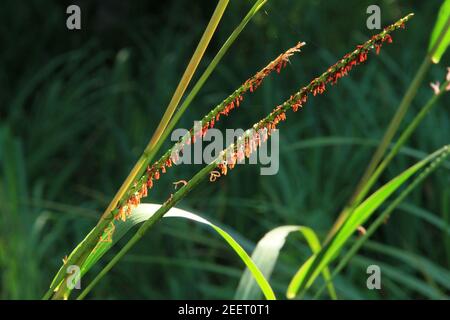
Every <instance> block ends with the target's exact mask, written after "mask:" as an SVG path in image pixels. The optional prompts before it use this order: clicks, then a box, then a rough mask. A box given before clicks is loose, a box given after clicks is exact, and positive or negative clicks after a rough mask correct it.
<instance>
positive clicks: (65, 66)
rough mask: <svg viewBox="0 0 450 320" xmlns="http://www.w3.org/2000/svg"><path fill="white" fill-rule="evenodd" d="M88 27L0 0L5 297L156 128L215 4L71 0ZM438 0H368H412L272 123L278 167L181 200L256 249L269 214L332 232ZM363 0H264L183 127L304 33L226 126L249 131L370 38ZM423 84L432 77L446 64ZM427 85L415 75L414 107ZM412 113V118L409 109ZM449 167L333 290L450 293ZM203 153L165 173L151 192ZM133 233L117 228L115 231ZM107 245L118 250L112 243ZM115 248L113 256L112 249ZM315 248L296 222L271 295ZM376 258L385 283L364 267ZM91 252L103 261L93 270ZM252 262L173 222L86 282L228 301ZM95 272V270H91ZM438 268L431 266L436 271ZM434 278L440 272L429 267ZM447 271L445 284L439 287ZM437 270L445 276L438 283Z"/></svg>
mask: <svg viewBox="0 0 450 320" xmlns="http://www.w3.org/2000/svg"><path fill="white" fill-rule="evenodd" d="M78 3H79V4H80V6H81V8H82V30H81V31H68V30H67V29H66V27H65V19H66V14H65V9H66V7H67V5H69V4H71V2H67V1H50V0H39V1H36V0H35V1H27V2H23V1H22V2H19V1H12V0H4V1H2V2H1V4H0V21H2V26H1V27H0V43H1V44H2V50H0V64H1V68H0V172H1V174H0V203H1V204H2V205H1V206H0V212H1V213H0V277H1V280H0V281H1V285H0V298H3V299H10V298H12V299H17V298H39V297H41V296H42V294H43V293H44V292H45V291H46V289H47V287H48V284H49V282H50V281H51V278H52V276H53V274H54V273H55V271H56V270H57V269H58V268H59V266H60V264H61V259H62V258H63V257H64V256H65V255H66V254H68V253H69V252H70V251H71V250H72V249H73V247H74V246H75V245H76V244H77V243H78V242H79V241H81V240H82V239H83V237H84V236H85V235H86V233H87V232H88V231H89V230H90V229H91V228H92V226H93V224H94V223H95V222H96V221H97V219H98V217H99V215H100V214H101V211H102V210H103V209H104V208H105V207H106V205H107V204H108V203H109V200H110V199H111V197H112V196H113V194H114V192H115V191H116V190H117V188H118V187H119V185H120V183H121V182H122V181H123V179H124V177H125V176H126V174H127V173H128V172H129V170H130V168H131V166H132V165H133V163H134V162H135V160H136V158H137V157H138V156H139V155H140V152H141V150H142V149H143V148H144V146H145V144H146V142H147V141H148V139H149V137H150V135H151V133H152V132H153V130H154V129H155V127H156V125H157V123H158V121H159V119H160V117H161V114H162V112H163V108H164V107H165V105H166V104H167V102H168V100H169V99H170V96H171V94H172V92H173V90H174V89H175V86H176V84H177V82H178V80H179V78H180V76H181V73H182V72H183V70H184V66H185V65H186V61H187V59H189V57H190V55H191V54H192V52H193V50H194V48H195V45H196V44H197V41H198V39H199V37H200V36H201V32H202V31H203V28H204V26H205V25H206V23H207V21H208V19H209V16H210V14H211V12H212V10H213V8H214V5H215V3H214V2H211V3H209V2H207V1H188V0H186V1H181V0H178V1H164V2H156V1H155V2H144V1H130V2H123V1H115V0H114V1H113V0H111V1H108V2H106V1H79V2H78ZM440 3H441V2H440V1H400V0H389V1H388V0H386V1H377V4H378V5H379V6H380V7H381V10H382V21H383V25H386V24H388V23H391V22H393V21H395V20H396V19H397V18H399V17H401V16H403V15H405V14H407V13H409V12H415V13H416V16H415V17H414V19H413V20H412V21H411V22H410V23H409V24H408V26H407V30H405V31H404V32H397V33H395V34H394V35H393V36H394V42H395V45H392V46H386V47H385V48H384V49H383V54H381V55H380V56H378V57H376V58H373V59H370V61H369V63H367V64H366V65H365V66H362V67H360V68H357V69H355V70H354V72H352V74H351V76H350V77H347V78H345V79H343V80H342V81H341V82H340V83H339V84H338V85H337V87H336V88H335V89H334V90H330V91H329V92H328V93H327V94H325V95H324V96H321V97H320V98H317V99H311V100H310V101H309V102H308V105H307V106H306V107H305V108H304V109H303V110H302V111H301V112H299V113H297V114H294V115H291V116H290V117H289V119H288V121H287V123H286V125H284V126H282V127H281V128H280V134H281V139H280V140H281V150H280V151H281V154H280V155H281V163H280V171H279V174H278V175H275V176H260V175H259V167H258V166H238V167H237V168H236V169H235V170H233V171H232V172H231V174H230V175H228V176H227V177H226V178H225V179H220V181H218V182H217V183H215V184H209V183H204V184H202V185H200V186H199V187H198V188H197V189H196V190H195V192H194V193H193V194H191V196H190V197H188V198H187V199H186V200H184V201H183V202H182V203H181V205H180V207H183V208H186V209H189V210H191V211H194V212H196V213H199V214H202V215H203V216H205V217H208V218H209V219H211V220H212V221H215V222H218V223H219V224H220V225H222V226H224V227H225V228H226V229H227V230H228V231H230V232H231V233H232V234H233V236H234V237H235V238H236V240H238V241H239V242H240V243H241V244H242V245H243V247H244V248H245V249H247V251H248V252H251V251H252V249H253V247H254V246H255V244H256V242H257V241H258V240H259V239H260V238H261V237H262V236H263V235H264V234H265V233H266V232H268V231H269V230H271V229H273V228H274V227H277V226H280V225H286V224H292V225H293V224H295V225H297V224H298V225H306V226H309V227H312V228H313V229H315V230H316V231H318V232H319V234H322V235H324V233H325V232H326V231H327V229H329V228H330V226H331V224H332V223H333V221H334V220H335V218H336V216H337V215H338V213H339V211H340V209H341V208H342V207H343V206H344V205H345V203H346V201H347V200H348V198H349V197H350V195H351V193H352V191H353V189H354V187H355V185H356V183H357V182H358V180H359V178H360V176H361V174H362V173H363V170H364V168H365V166H366V165H367V161H368V160H369V159H370V156H371V155H372V153H373V151H374V147H375V146H376V144H377V142H378V141H379V139H380V138H381V137H382V134H383V132H384V129H385V127H386V125H387V124H388V122H389V120H390V118H391V117H392V115H393V114H394V112H395V108H396V107H397V106H398V103H399V101H400V99H401V97H402V96H403V94H404V91H405V89H406V87H407V85H408V84H409V82H410V81H411V78H412V76H413V75H414V72H415V71H416V69H417V67H418V66H419V64H420V62H421V60H422V58H423V56H424V55H425V53H426V48H427V45H428V39H429V35H430V33H431V29H432V27H433V25H434V21H435V17H436V14H437V11H438V9H439V6H440ZM369 4H374V2H373V1H356V0H347V1H345V2H342V1H337V0H336V1H334V0H333V1H330V0H326V1H325V0H302V1H289V0H271V1H269V3H268V4H267V5H266V6H265V9H264V10H262V11H263V12H262V13H260V14H258V15H257V16H256V17H255V18H254V19H253V20H252V21H251V22H250V24H249V25H248V26H247V28H246V29H245V31H244V32H243V33H242V35H241V36H240V37H239V39H238V41H237V42H236V43H235V44H234V45H233V47H232V48H231V49H230V51H229V53H228V54H227V55H226V56H225V58H224V60H223V62H222V63H221V64H220V65H219V67H218V68H217V71H216V72H215V73H214V74H213V75H212V77H211V79H210V80H209V81H208V83H207V84H206V86H205V88H204V90H202V92H201V93H200V95H199V96H198V98H196V100H195V101H194V103H193V105H192V107H191V108H190V110H189V112H187V113H186V114H185V117H184V119H183V121H182V122H181V124H180V125H181V126H182V127H185V128H189V127H190V126H192V121H194V120H197V119H198V118H199V117H200V116H202V115H203V114H204V113H205V112H207V111H208V110H210V109H211V107H212V106H215V105H216V104H217V103H218V102H220V101H221V100H222V99H223V98H224V97H226V96H227V95H228V94H229V93H231V92H232V91H233V90H234V89H235V88H236V87H237V86H238V85H240V84H241V82H242V81H244V80H245V79H246V78H248V77H249V76H251V75H252V74H253V73H254V72H255V71H256V70H259V69H260V68H261V67H262V66H264V65H265V64H266V63H267V62H268V61H270V60H272V59H273V58H274V57H276V56H277V55H278V54H279V53H280V52H283V51H284V50H286V49H287V48H289V47H291V46H293V45H294V44H295V43H297V41H299V40H301V41H306V42H307V44H308V46H307V47H305V48H304V49H303V52H302V54H301V55H299V56H296V57H293V58H292V59H291V62H292V64H291V65H289V66H288V67H287V68H286V70H285V71H283V75H282V76H272V77H270V78H268V79H266V80H265V83H264V84H263V86H262V87H261V88H260V89H259V90H258V91H257V92H256V93H255V94H254V95H252V96H249V97H247V99H246V100H247V103H246V105H245V106H244V107H243V108H242V109H240V112H237V113H235V114H233V116H231V117H229V118H228V119H224V120H223V122H221V124H220V128H237V127H242V128H247V127H248V126H249V125H251V124H253V123H254V122H255V121H256V120H257V119H259V118H261V117H263V116H264V115H265V114H267V113H268V112H269V111H270V110H271V109H273V107H274V106H276V105H277V104H279V103H280V102H282V101H284V100H285V99H286V98H287V97H288V96H289V94H290V93H291V92H294V91H297V90H298V88H300V87H301V86H303V85H304V84H306V83H307V82H308V81H309V80H310V79H312V78H313V77H315V76H317V75H319V74H320V73H322V72H323V71H324V70H325V69H326V68H327V66H328V65H330V64H332V63H334V62H335V61H336V60H337V59H338V58H340V57H341V56H342V55H343V54H344V53H346V52H347V51H349V49H351V48H353V47H354V45H356V44H357V43H360V42H362V41H364V40H365V39H366V38H368V37H369V36H370V35H371V31H369V30H367V28H366V26H365V24H366V19H367V14H366V8H367V6H368V5H369ZM249 6H250V1H233V2H232V3H231V4H230V6H229V8H228V10H227V12H226V13H225V16H224V18H223V20H222V22H221V24H220V25H219V29H218V32H217V33H216V35H215V36H214V38H213V40H212V43H211V45H210V47H209V49H208V51H207V52H206V57H205V59H204V61H203V62H202V64H201V66H200V68H202V66H203V67H205V66H206V64H207V62H208V60H210V59H211V58H212V56H213V53H214V52H216V51H217V50H218V48H219V47H220V45H221V44H222V43H223V42H224V41H225V39H226V37H227V36H228V34H229V33H230V32H231V31H232V30H233V28H234V27H235V26H236V25H237V23H239V21H240V19H241V18H242V16H243V15H244V14H245V12H246V10H247V9H248V8H249ZM447 65H448V55H447V56H444V58H443V59H442V61H441V64H440V65H439V66H434V67H433V68H432V69H431V72H430V73H429V74H428V75H427V78H426V83H428V82H431V81H434V80H436V79H442V78H443V76H444V74H445V69H444V68H443V66H447ZM431 94H432V92H431V89H430V88H429V87H428V86H426V85H424V86H423V87H422V88H421V90H420V92H419V95H418V97H417V98H416V100H415V101H414V102H413V106H412V109H413V110H414V111H417V108H418V107H420V106H421V105H423V103H425V102H426V100H427V99H428V98H429V97H430V95H431ZM448 102H449V98H448V96H444V97H443V98H442V99H441V101H440V102H439V105H438V106H437V107H436V108H435V109H434V110H433V111H432V112H431V113H430V114H429V115H428V116H427V118H426V119H425V120H424V122H423V123H422V124H421V126H420V128H419V130H418V131H417V132H415V133H414V135H413V137H412V138H411V140H410V141H409V143H408V147H407V148H404V149H402V153H401V156H399V157H397V158H396V159H395V160H394V161H393V163H392V164H391V165H390V166H389V168H388V170H387V171H386V172H385V174H384V175H383V179H381V180H383V181H384V182H386V181H388V180H389V179H390V178H392V177H393V176H395V175H396V174H398V173H400V172H401V171H403V170H404V169H406V168H407V167H408V166H409V165H411V164H412V163H414V162H416V161H417V159H418V158H421V157H423V156H424V155H425V154H429V153H430V152H432V151H434V150H436V149H437V148H439V147H441V146H442V145H444V144H446V143H448V137H449V136H450V123H449V121H450V120H449V110H448V108H447V105H448ZM412 116H413V112H411V114H410V115H408V116H407V118H406V121H405V123H404V124H403V125H405V124H406V123H407V122H408V120H410V119H412ZM448 168H449V166H448V165H447V166H446V167H445V168H444V169H441V170H440V171H438V174H434V175H433V176H432V177H431V178H429V179H427V180H426V182H425V184H423V186H422V187H421V188H418V189H417V190H416V191H414V193H413V194H412V195H411V196H410V197H409V198H408V199H407V201H406V202H404V203H403V204H402V206H401V207H400V208H399V209H398V210H396V214H394V215H393V216H392V218H390V219H389V221H387V223H386V224H385V225H384V226H383V228H381V229H380V230H379V231H378V232H377V233H376V234H375V236H374V237H373V238H372V240H371V242H369V243H368V244H367V245H365V246H364V248H363V250H362V251H360V252H359V254H358V255H357V256H356V257H355V258H354V259H352V260H351V263H350V265H349V267H348V268H346V269H345V270H344V272H342V273H341V274H340V275H339V276H338V277H337V278H336V280H335V286H336V289H337V294H338V296H339V297H340V298H371V299H372V298H373V299H395V298H445V297H447V295H448V294H449V291H450V279H449V273H448V271H447V269H448V268H449V267H450V239H449V232H450V228H449V225H448V221H449V216H450V187H449V178H450V176H449V175H448ZM198 169H199V167H198V166H184V167H182V168H181V167H179V168H175V169H174V170H170V171H169V172H168V173H167V175H164V177H163V179H164V181H165V182H166V183H158V184H157V185H156V187H155V188H154V189H152V193H151V197H150V200H151V201H152V202H160V203H161V202H163V201H165V200H166V199H167V197H168V195H169V194H170V193H171V192H172V190H170V189H169V188H168V187H167V186H168V185H170V183H171V182H172V181H174V180H179V179H180V178H182V177H183V176H184V175H185V176H186V178H189V177H190V176H192V175H193V174H194V173H195V172H196V171H197V170H198ZM124 240H126V239H124ZM112 251H114V249H113V250H112ZM111 254H112V252H111V253H109V254H108V255H111ZM308 256H309V249H308V248H307V247H306V245H304V244H303V243H302V242H301V241H300V239H299V238H296V237H290V238H289V241H288V242H287V245H286V247H285V248H284V249H283V251H282V253H281V256H280V260H279V262H278V264H277V266H276V268H275V271H274V274H273V278H272V281H271V283H272V284H273V287H274V289H275V290H276V291H277V293H278V294H277V296H279V297H282V296H283V295H284V292H285V289H286V286H287V283H288V282H289V280H290V279H291V277H292V275H293V274H294V273H295V272H296V270H297V268H298V266H299V265H300V264H301V263H302V262H303V261H304V259H305V258H307V257H308ZM369 264H378V265H380V266H381V268H382V272H383V273H382V277H383V278H382V290H380V291H377V290H374V291H370V290H368V289H367V288H366V278H367V274H366V267H367V266H368V265H369ZM98 267H99V266H97V268H98ZM243 269H244V266H243V265H242V263H241V262H240V261H239V260H238V259H237V258H236V256H235V255H234V253H233V252H231V251H230V250H228V249H227V248H225V245H224V243H223V242H222V241H221V240H220V239H218V238H217V236H216V235H214V234H212V233H210V232H209V231H208V230H206V229H205V228H202V227H201V226H198V225H194V224H191V223H188V222H186V221H175V220H174V221H172V220H171V219H167V221H163V222H162V223H161V224H159V225H158V227H157V228H155V229H154V230H152V232H150V233H149V234H148V235H146V236H145V239H144V240H143V241H141V242H140V243H139V244H138V245H137V247H136V248H134V249H133V250H132V252H131V253H130V254H129V255H127V256H126V257H125V258H124V259H123V260H122V261H121V262H120V263H119V264H118V265H117V267H116V268H114V269H113V270H112V271H111V272H110V273H109V274H108V276H107V277H106V278H105V279H104V280H103V281H101V282H100V283H99V285H98V286H97V287H96V288H95V289H94V290H93V292H92V294H91V296H90V297H91V298H106V299H114V298H130V299H132V298H149V299H155V298H173V299H177V298H178V299H183V298H185V299H201V298H231V297H233V295H234V292H235V290H236V287H237V285H238V282H239V278H240V276H241V274H242V272H243ZM88 276H89V275H88ZM437 280H438V281H437ZM439 280H440V281H439ZM442 283H444V285H442ZM445 284H447V285H445Z"/></svg>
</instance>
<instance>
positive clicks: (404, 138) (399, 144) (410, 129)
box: [326, 81, 449, 241]
mask: <svg viewBox="0 0 450 320" xmlns="http://www.w3.org/2000/svg"><path fill="white" fill-rule="evenodd" d="M448 84H449V82H448V81H446V82H444V83H443V84H442V86H441V87H440V90H439V93H438V94H434V95H433V96H432V97H431V98H430V99H429V100H428V102H427V103H426V104H425V105H424V106H423V107H422V108H421V109H420V111H419V113H418V114H417V115H416V116H415V117H414V119H413V121H411V123H410V124H409V125H408V126H407V127H406V129H405V130H404V131H403V132H402V134H401V135H400V137H399V139H398V140H397V142H395V144H394V146H393V147H392V148H391V149H390V151H389V153H388V154H387V155H386V157H385V158H384V160H383V161H382V162H381V163H380V164H379V166H378V167H377V168H376V170H375V171H374V172H373V173H372V175H371V176H370V178H369V179H368V180H367V182H365V184H364V185H363V186H362V189H361V190H360V191H359V192H358V193H357V194H356V198H355V199H354V200H353V201H352V204H351V207H347V209H346V211H345V212H346V213H345V214H343V215H340V216H339V217H338V219H337V220H336V222H335V224H334V225H333V228H332V230H331V231H330V233H329V234H328V236H327V240H326V241H328V240H329V239H330V238H331V236H332V235H334V234H335V232H336V231H337V229H338V228H339V227H340V226H341V225H342V224H343V223H344V221H345V219H346V218H347V217H349V216H350V215H351V214H352V212H353V210H354V209H355V208H356V207H357V206H358V205H359V204H360V203H361V201H362V200H363V199H364V198H365V196H366V195H367V194H368V193H369V191H370V188H372V186H373V185H374V184H375V183H376V182H377V180H378V178H379V177H380V175H381V174H382V173H383V171H384V170H385V169H386V167H387V166H388V165H389V163H390V162H391V161H392V159H394V157H395V156H396V155H397V153H398V152H399V150H400V149H401V148H402V146H403V145H404V144H405V143H406V141H407V140H408V139H409V137H410V136H411V135H412V134H413V133H414V131H415V130H416V128H417V127H418V126H419V124H420V123H421V122H422V120H423V119H424V118H425V116H426V115H427V114H428V113H429V112H430V110H431V109H432V108H433V106H434V105H435V104H436V102H437V101H438V100H439V99H440V97H441V96H442V95H443V94H444V93H445V88H446V87H447V86H448ZM382 143H383V142H382Z"/></svg>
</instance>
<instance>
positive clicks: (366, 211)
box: [287, 146, 449, 298]
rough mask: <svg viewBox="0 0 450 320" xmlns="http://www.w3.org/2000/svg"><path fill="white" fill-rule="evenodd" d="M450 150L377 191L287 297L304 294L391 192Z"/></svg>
mask: <svg viewBox="0 0 450 320" xmlns="http://www.w3.org/2000/svg"><path fill="white" fill-rule="evenodd" d="M448 152H449V147H448V146H446V147H444V148H442V149H440V150H438V151H437V152H435V153H433V154H431V155H430V156H428V157H427V158H426V159H424V160H422V161H420V162H418V163H417V164H415V165H414V166H412V167H410V168H409V169H407V170H406V171H404V172H403V173H401V174H400V175H398V176H397V177H395V178H394V179H392V180H391V181H389V182H388V183H386V184H385V185H384V186H383V187H381V188H380V189H378V190H377V191H376V192H374V193H373V194H372V195H371V196H370V197H369V198H367V200H365V201H364V202H363V203H361V204H360V205H359V206H358V207H357V208H356V209H355V211H354V212H353V214H352V215H350V216H349V217H348V218H347V219H346V221H345V222H344V224H343V225H342V227H341V228H340V229H339V230H338V232H337V233H336V234H335V235H334V237H333V238H331V240H330V241H329V242H328V243H327V244H326V245H325V246H324V247H323V248H322V250H320V252H319V253H317V254H314V255H313V256H311V257H310V258H309V259H308V260H307V261H306V262H305V263H304V264H303V265H302V266H301V267H300V269H299V270H298V271H297V273H296V274H295V275H294V277H293V278H292V280H291V283H290V284H289V287H288V290H287V296H288V298H294V297H296V296H297V294H300V295H301V294H303V293H304V290H306V289H308V288H309V287H310V286H311V285H312V284H313V282H314V280H315V279H316V278H317V276H318V275H319V274H320V272H321V271H322V270H323V269H324V268H325V267H326V266H328V265H329V264H330V262H331V261H332V260H333V259H334V258H335V257H337V256H338V255H339V253H340V252H341V250H342V248H343V247H344V245H345V244H346V243H347V241H348V239H349V238H350V237H351V236H352V235H353V234H354V233H355V231H356V230H357V229H358V227H359V226H360V225H362V224H363V223H364V222H365V221H367V219H369V218H370V217H371V216H372V214H373V213H374V212H375V210H376V209H377V208H378V207H380V205H382V204H383V203H384V202H385V201H386V200H387V199H388V198H389V196H390V195H392V193H394V192H395V191H396V190H397V189H398V188H400V187H401V186H402V185H403V184H404V183H405V182H406V181H408V179H409V178H410V177H411V176H413V175H414V174H415V173H417V172H418V171H419V170H420V169H422V168H424V167H425V166H426V165H428V164H429V163H431V162H432V161H433V160H434V159H437V158H438V157H440V156H446V155H447V154H448Z"/></svg>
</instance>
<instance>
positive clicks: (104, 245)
mask: <svg viewBox="0 0 450 320" xmlns="http://www.w3.org/2000/svg"><path fill="white" fill-rule="evenodd" d="M160 207H161V205H157V204H147V203H146V204H140V205H139V206H138V207H137V208H136V209H134V210H133V212H132V213H131V216H130V217H129V218H128V219H127V220H126V221H121V220H119V221H114V225H115V226H114V228H115V232H114V237H113V238H112V239H110V240H111V241H102V242H99V244H98V246H97V247H96V248H95V250H94V251H93V252H92V253H91V255H89V257H88V258H87V259H86V261H85V263H84V264H83V266H82V267H81V272H82V275H84V274H85V273H86V272H87V271H88V270H89V269H90V268H91V267H92V266H93V265H94V264H95V263H96V262H97V261H98V260H99V259H100V258H101V257H102V256H103V255H104V254H105V253H106V252H107V251H108V250H109V249H110V248H111V247H112V246H113V245H114V244H115V243H116V242H117V241H118V240H119V239H121V238H122V237H123V236H124V235H125V234H126V233H127V232H128V231H129V230H130V229H131V228H132V227H133V226H134V225H136V224H139V223H142V222H144V221H146V220H148V219H149V218H150V217H152V216H153V215H154V213H155V212H156V211H157V210H158V209H159V208H160ZM170 217H175V218H184V219H189V220H192V221H195V222H198V223H201V224H205V225H207V226H209V227H211V228H212V229H213V230H214V231H216V232H217V233H218V234H219V235H220V236H221V237H222V238H223V239H224V240H225V241H226V242H227V243H228V245H229V246H230V248H231V249H233V250H234V252H235V253H236V254H237V255H238V256H239V257H240V258H241V260H242V262H244V263H245V265H246V266H247V267H248V269H249V270H250V272H251V274H252V276H253V277H254V279H255V281H256V283H257V284H258V285H259V287H260V289H261V291H262V292H263V293H264V296H265V297H266V299H269V300H274V299H276V298H275V294H274V293H273V290H272V288H271V286H270V284H269V283H268V281H267V280H266V278H265V277H264V275H263V273H262V272H261V271H260V270H259V268H258V267H257V265H256V264H255V263H254V262H253V260H252V258H250V256H249V255H248V254H247V253H246V252H245V250H244V249H243V248H242V247H241V246H240V245H239V244H238V243H237V242H236V241H235V240H234V239H233V237H232V236H231V235H230V234H229V233H228V232H226V231H225V230H223V229H222V228H220V227H219V226H218V225H215V224H213V223H212V222H210V221H208V220H206V219H205V218H202V217H200V216H198V215H196V214H194V213H191V212H188V211H185V210H181V209H177V208H172V209H170V210H169V211H168V212H167V214H166V215H165V216H164V218H170ZM107 236H108V235H107V234H105V237H107ZM91 288H92V286H91V285H89V286H88V287H86V289H85V290H84V291H83V292H82V293H81V295H80V297H79V298H80V299H82V298H84V296H85V295H86V294H87V293H88V292H89V291H90V289H91Z"/></svg>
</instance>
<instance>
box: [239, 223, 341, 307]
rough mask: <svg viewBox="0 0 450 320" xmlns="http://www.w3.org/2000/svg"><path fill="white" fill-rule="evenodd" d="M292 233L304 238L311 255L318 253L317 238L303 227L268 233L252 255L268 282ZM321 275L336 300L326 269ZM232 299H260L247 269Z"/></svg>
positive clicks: (283, 227) (281, 229) (255, 284)
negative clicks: (297, 233)
mask: <svg viewBox="0 0 450 320" xmlns="http://www.w3.org/2000/svg"><path fill="white" fill-rule="evenodd" d="M292 232H299V233H300V234H301V235H302V236H303V237H304V238H305V240H306V242H307V243H308V245H309V247H310V248H311V251H312V252H313V253H318V252H319V251H320V249H321V245H320V241H319V238H318V237H317V235H316V233H315V232H314V230H313V229H311V228H308V227H304V226H281V227H277V228H275V229H273V230H271V231H269V232H268V233H266V234H265V235H264V237H262V238H261V240H259V242H258V244H257V245H256V248H255V250H254V251H253V253H252V259H253V261H254V263H255V264H256V265H257V266H259V269H260V270H261V272H262V273H263V274H264V276H265V277H266V279H268V280H270V277H271V275H272V271H273V269H274V267H275V263H276V262H277V260H278V256H279V254H280V251H281V249H282V247H283V245H284V243H285V242H286V238H287V236H288V235H289V234H290V233H292ZM322 273H323V277H324V280H325V282H328V291H329V293H330V296H331V297H332V298H333V299H337V296H336V291H335V289H334V286H333V283H332V282H331V281H329V280H330V272H329V270H328V268H325V269H324V270H323V272H322ZM234 297H235V299H238V300H254V299H259V298H260V295H259V288H258V285H257V283H256V282H255V279H254V276H253V274H252V273H251V271H250V270H249V269H246V270H245V272H244V274H243V275H242V277H241V280H240V282H239V286H238V288H237V290H236V294H235V296H234Z"/></svg>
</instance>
